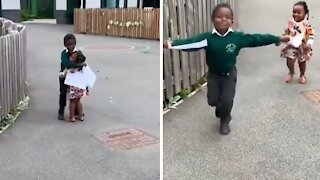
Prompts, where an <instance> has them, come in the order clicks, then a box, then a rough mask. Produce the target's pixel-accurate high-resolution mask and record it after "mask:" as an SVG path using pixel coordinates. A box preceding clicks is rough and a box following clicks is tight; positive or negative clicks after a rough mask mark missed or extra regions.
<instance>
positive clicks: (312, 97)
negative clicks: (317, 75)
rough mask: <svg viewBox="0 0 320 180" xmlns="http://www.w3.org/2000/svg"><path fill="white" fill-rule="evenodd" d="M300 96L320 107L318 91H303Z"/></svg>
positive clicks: (319, 93) (319, 92)
mask: <svg viewBox="0 0 320 180" xmlns="http://www.w3.org/2000/svg"><path fill="white" fill-rule="evenodd" d="M302 95H303V96H304V97H305V98H306V99H307V100H309V101H311V102H312V103H313V104H315V105H320V90H310V91H303V92H302Z"/></svg>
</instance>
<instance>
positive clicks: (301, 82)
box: [299, 76, 307, 84]
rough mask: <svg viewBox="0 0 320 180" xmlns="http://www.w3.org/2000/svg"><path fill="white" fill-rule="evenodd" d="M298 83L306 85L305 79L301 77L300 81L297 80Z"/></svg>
mask: <svg viewBox="0 0 320 180" xmlns="http://www.w3.org/2000/svg"><path fill="white" fill-rule="evenodd" d="M299 83H300V84H306V83H307V79H306V77H305V76H301V77H300V79H299Z"/></svg>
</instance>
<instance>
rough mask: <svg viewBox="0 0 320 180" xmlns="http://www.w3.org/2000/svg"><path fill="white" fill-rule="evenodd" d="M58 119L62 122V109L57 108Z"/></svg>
mask: <svg viewBox="0 0 320 180" xmlns="http://www.w3.org/2000/svg"><path fill="white" fill-rule="evenodd" d="M58 119H59V120H64V108H61V107H60V108H59V111H58Z"/></svg>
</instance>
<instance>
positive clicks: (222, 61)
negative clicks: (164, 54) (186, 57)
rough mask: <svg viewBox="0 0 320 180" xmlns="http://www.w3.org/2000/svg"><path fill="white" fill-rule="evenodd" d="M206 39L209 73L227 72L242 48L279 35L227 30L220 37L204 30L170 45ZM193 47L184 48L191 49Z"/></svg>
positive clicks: (276, 40)
mask: <svg viewBox="0 0 320 180" xmlns="http://www.w3.org/2000/svg"><path fill="white" fill-rule="evenodd" d="M203 40H207V46H204V47H202V48H204V49H205V51H206V62H207V65H208V67H209V73H229V72H231V71H232V69H233V68H234V67H235V65H236V61H237V56H238V54H239V51H240V50H241V49H242V48H246V47H258V46H266V45H270V44H274V43H279V42H280V37H278V36H273V35H270V34H245V33H243V32H229V33H228V34H227V35H226V36H224V37H221V36H219V35H218V34H216V33H212V32H206V33H202V34H199V35H197V36H195V37H191V38H188V39H179V40H174V41H173V42H172V46H178V45H188V44H193V43H197V42H200V41H203ZM192 49H193V48H192V47H190V48H184V50H192ZM198 49H200V48H198Z"/></svg>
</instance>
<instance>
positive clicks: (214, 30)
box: [212, 28, 233, 37]
mask: <svg viewBox="0 0 320 180" xmlns="http://www.w3.org/2000/svg"><path fill="white" fill-rule="evenodd" d="M230 32H233V29H232V28H229V29H228V31H227V32H226V33H225V34H220V33H219V32H218V31H217V29H216V28H214V29H213V30H212V34H217V35H218V36H220V37H225V36H227V35H228V34H229V33H230Z"/></svg>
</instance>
